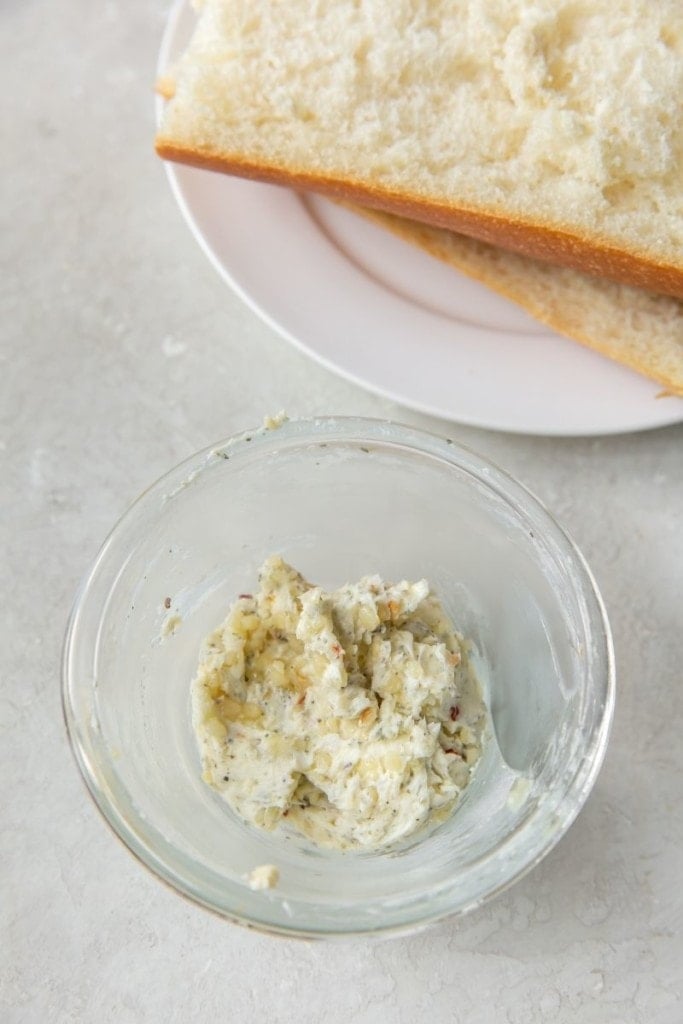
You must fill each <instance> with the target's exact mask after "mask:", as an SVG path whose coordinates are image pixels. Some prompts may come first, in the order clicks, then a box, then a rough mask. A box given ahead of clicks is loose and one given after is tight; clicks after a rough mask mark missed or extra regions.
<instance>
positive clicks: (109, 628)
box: [63, 418, 614, 937]
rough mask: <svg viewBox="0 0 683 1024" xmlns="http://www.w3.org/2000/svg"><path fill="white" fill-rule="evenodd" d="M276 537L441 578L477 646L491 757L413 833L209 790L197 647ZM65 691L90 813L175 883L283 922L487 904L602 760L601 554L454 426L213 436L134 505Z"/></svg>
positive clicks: (316, 930) (252, 578)
mask: <svg viewBox="0 0 683 1024" xmlns="http://www.w3.org/2000/svg"><path fill="white" fill-rule="evenodd" d="M275 552H277V553H279V554H281V555H282V556H283V557H284V558H285V559H286V560H287V561H289V562H291V563H292V564H293V565H294V566H296V568H298V569H299V570H300V571H301V572H302V573H303V574H304V575H305V576H306V577H307V578H308V579H310V580H311V581H313V582H315V583H319V584H321V585H323V586H325V587H330V588H333V587H336V586H339V585H340V584H342V583H344V582H346V581H349V580H356V579H358V578H360V577H361V576H363V575H367V574H369V573H373V572H378V573H380V574H381V575H382V576H383V577H384V578H385V579H389V580H398V579H419V578H421V577H423V576H424V577H426V578H427V579H428V580H429V581H430V583H431V584H432V587H433V588H434V589H435V590H436V592H437V593H438V594H439V596H440V597H441V599H442V601H443V603H444V605H445V607H446V609H447V610H448V612H449V613H450V615H451V617H452V619H453V621H454V623H455V625H456V627H457V628H458V629H459V630H460V632H462V633H464V634H465V636H467V637H469V638H470V639H471V640H472V641H473V644H474V652H475V653H474V660H475V664H476V667H477V671H478V673H479V677H480V680H481V683H482V687H483V690H484V692H485V694H486V698H487V702H488V704H489V707H490V711H491V719H492V721H491V728H490V732H489V736H488V738H487V742H486V745H485V749H484V753H483V755H482V758H481V760H480V763H479V765H478V766H477V769H476V771H475V773H474V777H473V779H472V781H471V783H470V785H469V786H468V787H467V788H466V790H465V791H464V795H463V798H462V800H461V802H460V805H459V806H458V808H457V810H456V811H455V813H454V814H452V816H451V817H450V818H449V819H448V820H446V821H445V822H443V823H442V824H441V825H440V826H439V827H437V828H435V829H433V830H431V831H425V832H424V833H422V834H418V835H416V836H414V837H413V838H412V840H410V841H408V842H405V843H404V844H403V845H402V846H401V847H400V848H397V849H394V850H389V851H384V852H381V851H380V852H363V853H355V852H354V853H348V852H347V853H336V852H334V851H330V850H322V849H318V848H316V847H314V846H312V845H310V844H309V843H307V842H306V841H305V840H303V839H297V838H296V837H293V836H286V835H285V834H282V833H279V832H273V833H267V832H262V831H260V830H257V829H255V828H253V827H251V826H249V825H246V824H245V823H244V822H242V821H241V820H240V819H239V818H238V817H237V816H236V815H235V814H233V813H232V812H231V810H230V808H229V807H228V806H227V805H226V804H225V803H224V802H223V801H222V800H221V799H220V797H219V796H218V795H217V794H216V793H215V792H214V791H213V790H211V789H210V788H209V787H208V786H207V785H206V784H205V783H204V782H202V779H201V771H200V764H199V756H198V752H197V748H196V745H195V739H194V735H193V732H192V728H191V723H190V682H191V680H192V678H193V675H194V673H195V669H196V665H197V659H198V653H199V649H200V645H201V641H202V640H203V638H204V637H205V636H206V635H207V634H208V633H210V632H211V631H212V630H213V629H214V628H215V627H216V626H217V625H218V624H220V622H221V621H222V620H223V618H224V617H225V614H226V612H227V610H228V607H229V606H230V604H231V603H232V601H233V600H234V599H235V597H236V595H237V594H239V593H241V592H245V591H246V592H249V591H251V590H252V589H253V587H254V585H255V582H256V573H257V570H258V568H259V566H260V565H261V563H262V561H263V560H264V558H265V557H266V556H267V555H269V554H271V553H275ZM63 701H64V713H65V718H66V723H67V727H68V731H69V735H70V738H71V743H72V746H73V750H74V753H75V756H76V760H77V762H78V765H79V767H80V769H81V772H82V773H83V776H84V778H85V781H86V783H87V786H88V788H89V790H90V792H91V794H92V796H93V797H94V799H95V802H96V804H97V806H98V807H99V808H100V810H101V811H102V813H103V815H104V817H105V818H106V819H107V821H108V822H109V824H110V825H111V826H112V828H113V829H114V831H115V832H116V833H117V834H118V835H119V836H120V837H121V839H122V840H123V841H124V843H125V844H126V845H127V846H128V847H129V849H130V850H131V851H132V852H133V853H134V854H135V855H136V856H137V857H138V858H139V859H140V860H141V861H143V863H145V864H146V865H147V866H148V867H149V868H151V869H152V871H154V872H155V873H156V874H157V875H158V876H159V877H160V878H161V879H163V880H164V881H166V882H168V883H170V884H171V885H172V886H173V887H174V888H175V889H177V890H178V891H179V892H180V893H182V894H184V895H185V896H188V897H190V898H191V899H193V900H195V901H196V902H197V903H200V904H202V905H203V906H205V907H208V908H210V909H211V910H213V911H216V912H218V913H219V914H222V915H223V916H225V917H226V918H229V919H231V920H234V921H238V922H241V923H242V924H247V925H250V926H253V927H256V928H260V929H263V930H267V931H271V932H278V933H284V934H289V935H305V936H326V937H331V936H340V935H345V934H363V933H382V932H392V931H394V932H405V931H409V930H413V929H415V928H418V927H421V926H424V925H426V924H428V923H430V922H433V921H436V920H439V919H441V918H443V917H446V916H448V915H454V914H461V913H464V912H465V911H469V910H471V909H472V908H474V907H477V906H478V905H479V904H481V903H482V901H484V900H485V899H488V898H489V897H490V896H492V895H494V894H495V893H497V892H500V891H501V890H502V889H504V888H506V887H507V886H509V885H510V884H511V883H512V882H513V881H515V880H516V879H518V878H519V877H520V876H521V875H523V874H524V873H525V872H526V871H528V870H529V869H530V868H531V867H532V866H533V865H534V864H536V863H538V861H539V860H540V859H541V858H542V857H543V856H544V855H545V854H546V853H547V852H548V851H549V850H550V849H551V848H552V847H553V846H554V845H555V843H556V842H557V841H558V839H559V838H560V837H561V836H562V834H563V833H564V832H565V831H566V829H567V828H568V827H569V825H570V824H571V822H572V821H573V820H574V818H575V817H576V815H577V813H578V811H579V809H580V808H581V806H582V804H583V803H584V801H585V800H586V797H587V796H588V793H589V791H590V789H591V787H592V785H593V783H594V781H595V778H596V775H597V773H598V770H599V767H600V764H601V762H602V759H603V756H604V753H605V747H606V744H607V737H608V732H609V725H610V720H611V716H612V708H613V701H614V670H613V654H612V645H611V639H610V632H609V626H608V623H607V619H606V616H605V611H604V608H603V605H602V601H601V599H600V596H599V594H598V591H597V588H596V585H595V582H594V580H593V578H592V576H591V573H590V571H589V569H588V567H587V566H586V563H585V561H584V560H583V558H582V556H581V554H580V553H579V552H578V551H577V549H576V548H575V546H574V545H573V543H572V542H571V541H570V540H569V538H568V537H567V536H566V534H565V533H564V532H563V531H562V530H561V529H560V527H559V526H558V525H557V523H556V522H555V521H554V519H553V518H552V517H551V516H550V515H549V514H548V512H547V511H546V510H545V509H544V508H543V507H542V505H540V504H539V502H538V501H537V500H536V499H535V498H534V497H533V496H532V495H531V494H530V493H529V492H528V491H527V490H525V489H524V488H523V487H522V486H521V485H520V484H518V483H516V482H515V481H514V480H512V479H511V478H510V477H509V476H507V475H506V474H505V473H503V472H501V471H500V470H499V469H497V468H496V467H495V466H493V465H491V464H490V463H489V462H487V461H485V460H484V459H482V458H480V457H479V456H478V455H475V454H474V453H473V452H471V451H468V450H467V449H465V448H462V447H459V446H458V445H456V444H453V443H451V442H450V441H447V440H445V439H443V438H439V437H435V436H432V435H430V434H426V433H422V432H420V431H417V430H413V429H411V428H408V427H403V426H398V425H396V424H393V423H388V422H382V421H375V420H362V419H345V418H339V419H333V418H330V419H316V420H310V421H298V422H288V423H285V424H284V425H283V426H281V427H280V428H279V429H274V430H265V429H259V430H256V431H254V432H252V433H245V434H242V435H240V436H238V437H234V438H231V439H229V440H228V441H225V442H221V443H220V444H218V445H216V446H215V447H214V448H212V449H210V450H206V451H204V452H200V453H199V454H197V455H194V456H193V457H192V458H190V459H188V460H187V461H186V462H184V463H182V464H181V465H180V466H178V467H177V468H175V469H173V470H172V471H171V472H170V473H168V475H166V476H165V477H163V478H162V479H161V480H159V481H158V482H157V483H156V484H154V485H153V486H152V487H151V488H150V489H149V490H148V491H146V492H145V493H144V494H143V495H142V496H141V497H140V498H139V499H138V500H137V502H136V503H135V504H134V505H133V506H132V507H131V508H130V509H129V510H128V512H127V513H126V514H125V515H124V516H123V518H122V519H121V521H120V522H119V523H118V525H117V526H116V527H115V529H114V530H113V532H112V533H111V535H110V536H109V538H108V540H107V541H106V542H105V544H104V546H103V548H102V550H101V551H100V553H99V555H98V557H97V559H96V561H95V563H94V565H93V567H92V569H91V571H90V573H89V574H88V576H87V578H86V580H85V581H84V583H83V584H82V586H81V589H80V592H79V594H78V596H77V599H76V603H75V607H74V610H73V612H72V615H71V619H70V622H69V626H68V630H67V635H66V641H65V647H64V662H63ZM264 863H272V864H275V865H276V866H277V867H278V868H279V871H280V880H279V883H278V885H277V886H276V888H274V889H271V890H267V891H256V892H255V891H252V890H251V889H250V888H249V886H248V885H247V883H246V881H245V876H246V875H247V873H248V872H250V871H251V870H252V869H253V868H254V867H256V866H257V865H261V864H264Z"/></svg>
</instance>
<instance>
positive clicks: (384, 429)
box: [61, 416, 616, 939]
mask: <svg viewBox="0 0 683 1024" xmlns="http://www.w3.org/2000/svg"><path fill="white" fill-rule="evenodd" d="M274 439H275V440H276V441H277V442H285V443H286V446H287V447H289V448H295V447H300V446H301V445H302V442H306V441H308V442H310V444H311V445H319V444H321V443H325V441H326V439H327V442H329V441H331V440H334V441H335V442H337V443H349V444H353V445H354V446H355V447H361V448H362V447H363V446H362V445H361V444H360V442H361V441H367V442H369V443H370V444H372V443H382V442H389V443H391V444H393V445H394V446H395V445H396V444H397V443H398V444H399V445H400V446H401V447H403V448H408V449H409V450H412V451H413V452H416V453H417V454H419V455H426V456H432V457H437V458H438V459H440V460H441V461H443V462H446V463H449V464H450V465H451V466H453V467H454V468H457V469H459V470H463V469H464V470H465V471H468V472H470V473H473V474H474V475H475V476H476V477H477V479H478V480H479V481H480V482H481V483H483V484H484V485H485V486H487V487H488V488H489V489H490V490H493V491H495V492H496V493H497V494H498V495H499V496H501V497H503V498H504V499H505V500H506V501H507V502H508V503H514V505H515V507H516V508H518V509H520V510H521V511H524V512H527V511H529V510H531V511H533V512H535V513H536V514H537V515H538V514H540V516H541V517H542V518H543V519H544V520H546V525H547V526H548V527H549V528H550V530H551V532H552V533H554V535H555V537H554V539H555V541H558V540H559V542H560V543H561V545H563V546H564V548H565V549H566V551H567V552H568V553H569V554H571V556H572V557H573V560H574V561H575V563H576V566H575V568H573V570H572V571H571V573H569V572H568V575H570V577H571V579H572V582H573V585H574V586H575V587H576V588H577V591H578V592H579V593H581V594H582V595H587V596H589V597H590V598H591V599H592V601H593V604H594V621H591V628H592V629H595V626H596V625H597V626H598V627H599V630H598V631H597V635H596V636H595V638H594V639H595V641H596V642H597V643H599V644H600V646H601V651H600V653H599V656H598V658H597V661H598V663H599V667H600V668H601V669H602V676H603V677H604V697H603V700H602V708H601V713H600V714H598V715H597V716H596V721H595V723H594V726H593V728H592V730H591V733H590V734H589V736H588V738H587V739H588V746H589V748H590V750H591V755H590V756H586V757H584V758H582V759H581V760H580V762H579V764H578V766H577V768H576V770H575V772H574V774H573V775H572V777H571V779H570V780H569V782H568V783H567V784H566V785H565V786H564V788H563V791H562V796H561V800H560V801H559V805H558V807H557V808H556V810H555V814H556V815H557V814H558V812H559V811H560V810H562V811H563V814H562V816H561V820H560V821H559V822H558V823H557V825H556V827H555V828H554V829H553V830H552V831H549V833H548V836H547V838H546V840H545V842H542V843H538V844H537V845H536V847H535V848H534V850H533V854H532V855H531V856H529V857H527V858H525V859H524V860H523V861H521V862H520V863H517V862H514V863H515V866H514V869H513V870H512V871H510V872H508V873H507V874H506V875H505V877H504V878H503V880H502V881H500V882H499V883H498V884H495V885H489V886H488V887H487V888H485V890H484V891H482V892H481V893H480V894H479V895H478V896H477V897H476V898H475V899H470V900H469V901H468V902H467V903H464V904H461V905H459V906H450V907H448V906H447V907H438V908H435V909H434V911H433V912H431V913H423V914H421V915H420V916H419V917H416V918H413V917H409V918H408V919H407V920H406V921H405V922H404V923H400V924H396V923H389V924H382V923H381V919H380V922H379V923H378V922H377V921H376V920H373V921H372V923H370V921H369V920H368V925H367V927H353V928H349V929H345V928H340V929H338V930H330V929H329V928H327V927H326V928H323V929H316V928H315V927H313V926H311V927H301V926H295V925H292V926H288V925H282V924H280V923H275V922H272V921H269V920H268V914H267V912H266V913H265V914H264V915H263V916H257V915H254V914H248V913H238V912H237V911H234V910H230V909H229V908H227V907H225V906H220V905H217V904H216V903H215V902H213V901H212V900H211V899H210V898H206V897H203V896H202V894H201V892H199V891H198V890H197V888H196V887H195V886H193V885H192V884H191V883H190V882H189V881H188V880H187V878H183V877H182V875H181V874H180V873H179V872H178V870H174V869H173V867H172V866H169V865H168V864H167V863H166V861H165V859H164V858H163V857H162V856H161V855H159V854H158V853H157V852H156V851H155V850H154V849H153V848H151V846H150V844H148V843H145V842H143V841H141V839H140V836H139V834H137V833H136V831H135V829H134V828H133V826H132V824H131V822H130V821H129V820H128V819H127V817H126V815H125V813H124V812H123V811H122V810H121V808H120V807H119V806H118V805H117V803H116V800H115V799H114V797H113V796H112V794H111V793H110V792H108V791H107V787H105V786H103V785H102V780H101V777H100V776H99V773H98V770H97V765H95V764H93V763H92V762H91V760H90V758H89V757H88V754H87V751H86V749H85V744H84V742H82V740H81V737H80V735H79V732H81V731H83V732H85V733H86V734H87V733H88V730H89V729H90V728H91V722H89V721H88V722H79V720H78V715H77V711H76V707H75V702H74V701H73V700H72V699H71V694H72V690H73V684H74V680H73V676H72V660H73V653H74V650H75V649H76V648H77V646H78V644H79V642H80V635H79V624H80V618H81V615H82V612H83V609H84V608H85V607H86V606H87V603H88V599H89V597H90V593H91V588H92V587H93V583H94V580H95V578H96V576H97V573H98V571H99V569H100V567H101V565H102V563H103V562H104V560H105V559H106V557H107V555H108V553H109V551H110V549H111V547H112V545H113V544H114V543H115V541H116V539H117V537H118V535H119V533H120V532H121V531H122V530H123V529H124V527H125V526H126V525H127V524H128V522H129V521H130V520H131V519H132V518H133V517H134V515H135V514H136V513H137V512H139V511H140V509H141V508H142V507H144V504H145V503H146V502H147V501H149V500H151V499H152V498H153V497H154V496H155V495H156V494H157V492H158V491H159V490H160V489H162V488H163V490H164V491H165V495H164V497H165V499H166V500H170V499H172V498H173V497H175V496H176V495H177V494H178V493H179V492H180V491H182V490H183V489H184V488H185V487H187V486H188V485H189V484H191V483H192V481H193V480H194V479H195V478H196V477H197V476H198V475H199V474H200V473H201V472H203V471H205V470H206V469H207V468H210V467H211V466H214V465H216V463H217V462H218V461H220V462H222V461H224V460H228V459H231V458H232V456H233V455H237V456H239V455H240V454H246V453H247V452H248V453H249V455H250V456H251V457H253V455H254V453H255V452H256V451H258V449H259V448H260V447H266V449H268V448H271V447H272V441H273V440H274ZM254 442H255V443H254ZM169 484H175V485H176V486H175V487H174V488H172V489H168V486H169ZM91 685H93V684H92V681H91ZM615 690H616V683H615V661H614V648H613V641H612V635H611V630H610V626H609V621H608V618H607V612H606V609H605V605H604V602H603V599H602V596H601V594H600V591H599V589H598V586H597V583H596V580H595V578H594V576H593V573H592V571H591V569H590V567H589V566H588V564H587V562H586V559H585V558H584V556H583V554H582V553H581V551H580V550H579V548H578V547H577V545H576V544H575V542H574V541H573V540H572V538H571V537H570V536H569V534H568V533H567V532H566V530H564V528H563V527H562V526H561V525H560V524H559V523H558V522H557V520H556V519H555V517H554V516H553V514H552V513H551V512H550V511H549V510H548V508H547V507H546V506H545V504H544V503H543V502H542V501H541V500H540V499H539V498H538V497H537V496H536V495H535V494H534V493H533V492H532V491H531V490H530V489H529V488H528V487H526V486H525V485H524V484H523V483H521V482H520V481H519V480H517V479H516V478H515V477H513V476H512V475H511V474H510V473H508V472H506V471H505V470H503V469H501V468H500V467H499V466H498V465H497V464H496V463H495V462H493V461H491V460H490V459H488V458H487V457H485V456H482V455H480V454H479V453H478V452H476V451H475V450H474V449H472V448H471V447H469V446H468V445H464V444H461V443H460V442H455V441H453V440H452V439H451V438H449V437H447V436H444V435H441V434H437V433H435V432H433V431H428V430H424V429H423V428H418V427H413V426H409V425H406V424H402V423H399V422H397V421H393V420H390V419H381V418H372V417H359V416H316V417H310V418H301V419H299V418H297V419H294V420H289V419H285V421H284V422H283V423H282V424H276V425H275V426H271V427H266V426H261V427H257V428H254V429H252V430H243V431H239V432H238V433H235V434H232V435H229V436H228V437H227V438H224V439H223V440H221V441H219V442H217V443H215V444H212V445H208V446H206V447H204V448H202V449H200V450H198V451H196V452H194V453H193V454H191V455H190V456H188V457H187V458H185V459H183V460H181V461H180V462H179V463H177V464H176V465H174V466H173V467H172V468H171V469H169V470H168V471H167V472H165V473H163V474H162V475H161V476H159V477H157V479H156V480H154V481H153V482H152V483H151V484H150V485H149V486H148V487H146V488H145V489H144V490H143V491H142V492H141V493H140V494H139V496H138V497H137V498H136V499H135V500H134V501H133V502H132V503H131V504H130V505H128V507H127V508H126V509H125V510H124V512H123V513H122V514H121V515H120V516H119V517H118V519H117V521H116V522H115V524H114V526H113V527H112V529H111V530H110V531H109V533H108V535H107V536H106V538H105V540H104V541H103V543H102V545H101V547H100V549H99V551H98V553H97V555H96V556H95V558H94V559H93V560H92V562H91V563H90V566H89V568H88V570H87V572H86V573H85V575H84V576H83V578H82V580H81V583H80V585H79V586H78V588H77V591H76V594H75V598H74V601H73V605H72V608H71V611H70V614H69V617H68V621H67V626H66V632H65V636H64V642H63V646H62V658H61V703H62V713H63V718H64V723H65V727H66V731H67V736H68V739H69V745H70V747H71V751H72V754H73V756H74V759H75V761H76V764H77V767H78V769H79V773H80V775H81V778H82V780H83V782H84V785H85V788H86V791H87V792H88V794H89V796H90V797H91V799H92V800H93V802H94V804H95V806H96V807H97V809H98V811H99V812H100V814H101V815H102V817H103V818H104V820H105V822H106V823H107V824H108V825H109V827H110V829H111V830H112V831H113V833H114V835H115V836H116V837H117V838H118V839H119V840H120V841H121V842H122V843H123V845H124V846H125V847H126V849H127V850H128V851H129V852H130V853H131V854H132V855H133V856H134V857H135V858H136V859H137V860H138V861H139V862H140V863H141V864H143V865H144V866H145V867H146V868H147V869H148V870H150V871H151V872H152V874H153V875H155V877H157V878H158V879H159V880H160V881H162V882H164V883H165V884H166V885H167V886H169V887H170V888H171V889H172V890H173V891H174V892H176V893H177V894H179V895H180V896H182V897H184V898H185V899H187V900H189V901H190V902H191V903H194V904H197V905H199V906H201V907H203V908H205V909H207V910H209V911H211V912H213V913H214V914H216V915H217V916H219V917H220V918H222V919H224V920H229V921H231V922H233V923H235V924H239V925H242V926H245V927H247V928H250V929H255V930H257V931H260V932H263V933H268V934H273V935H280V936H290V937H294V938H309V939H311V938H317V939H321V938H324V939H339V938H342V939H343V938H352V937H358V936H373V935H374V936H376V935H382V936H386V935H406V934H412V933H415V932H416V931H420V930H422V929H424V928H426V927H429V926H431V925H432V924H435V923H437V922H440V921H443V920H446V919H451V918H456V917H459V916H462V915H464V914H466V913H469V912H470V911H471V910H473V909H475V908H476V907H479V906H481V905H482V904H483V903H486V902H488V901H489V900H491V899H493V898H494V897H495V896H497V895H499V894H500V893H502V892H504V891H505V890H506V889H508V888H510V887H511V886H512V885H514V884H515V883H516V882H517V881H519V880H520V879H521V878H523V877H524V876H525V875H526V874H527V873H528V872H529V871H531V870H532V869H533V868H534V867H535V866H536V865H537V864H538V863H539V862H540V861H541V860H543V858H544V857H546V856H547V854H548V853H549V852H550V851H551V850H552V849H553V848H554V847H555V845H556V844H557V843H558V842H559V840H560V839H561V838H562V836H563V835H564V834H565V833H566V831H567V830H568V829H569V827H570V826H571V824H572V823H573V821H574V820H575V818H576V817H577V815H578V814H579V812H580V810H581V808H582V807H583V805H584V804H585V802H586V800H587V798H588V796H589V794H590V792H591V790H592V788H593V786H594V784H595V781H596V779H597V776H598V774H599V772H600V769H601V767H602V764H603V761H604V757H605V753H606V749H607V744H608V740H609V734H610V729H611V725H612V720H613V715H614V703H615ZM520 828H521V831H522V832H523V831H524V830H525V828H526V823H523V825H522V826H520ZM508 838H509V837H508ZM503 842H505V840H504V841H503ZM169 845H170V844H169ZM501 845H502V844H499V846H497V847H496V848H495V849H494V850H493V851H491V852H490V853H489V854H487V856H488V857H493V856H494V855H495V853H496V852H497V850H499V849H500V846H501ZM267 906H268V904H267V902H266V901H264V908H265V909H266V911H267Z"/></svg>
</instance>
